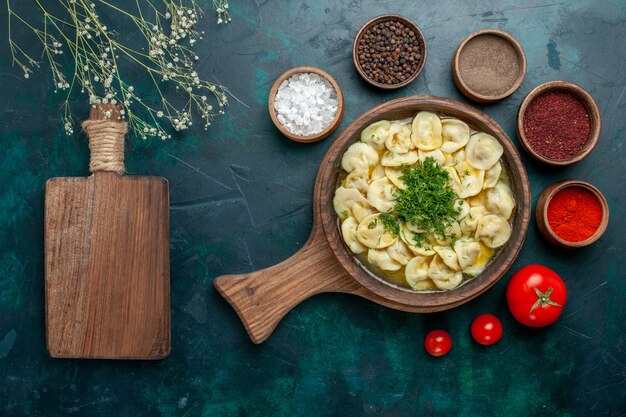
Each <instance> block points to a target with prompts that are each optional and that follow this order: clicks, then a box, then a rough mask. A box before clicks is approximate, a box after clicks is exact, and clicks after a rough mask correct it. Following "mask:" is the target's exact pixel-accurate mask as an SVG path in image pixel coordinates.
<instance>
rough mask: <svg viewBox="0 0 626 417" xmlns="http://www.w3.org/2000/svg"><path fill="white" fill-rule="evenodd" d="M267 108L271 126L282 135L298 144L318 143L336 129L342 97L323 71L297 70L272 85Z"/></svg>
mask: <svg viewBox="0 0 626 417" xmlns="http://www.w3.org/2000/svg"><path fill="white" fill-rule="evenodd" d="M268 107H269V111H270V116H271V117H272V121H273V122H274V125H276V128H277V129H278V130H280V132H281V133H282V134H283V135H285V136H287V137H288V138H289V139H292V140H295V141H297V142H317V141H319V140H322V139H324V138H325V137H327V136H328V135H330V134H331V133H332V132H333V131H334V130H335V129H337V126H339V123H340V122H341V117H342V116H343V94H342V93H341V90H340V89H339V85H338V84H337V82H336V81H335V80H334V79H333V77H331V76H330V75H329V74H328V73H326V72H325V71H322V70H321V69H319V68H315V67H296V68H292V69H290V70H289V71H287V72H285V73H284V74H282V75H281V76H280V77H278V79H277V80H276V82H274V85H273V86H272V88H271V90H270V95H269V100H268Z"/></svg>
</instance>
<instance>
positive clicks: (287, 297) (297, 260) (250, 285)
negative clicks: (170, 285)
mask: <svg viewBox="0 0 626 417" xmlns="http://www.w3.org/2000/svg"><path fill="white" fill-rule="evenodd" d="M320 229H321V228H315V229H314V232H313V233H312V235H311V237H310V238H309V241H308V242H307V243H306V244H305V245H304V247H303V248H302V249H300V250H299V251H298V252H297V253H296V254H294V255H293V256H292V257H291V258H289V259H287V260H285V261H283V262H281V263H279V264H278V265H274V266H271V267H269V268H266V269H262V270H260V271H256V272H251V273H249V274H241V275H223V276H221V277H218V278H216V279H215V281H214V282H213V284H214V285H215V288H217V290H218V291H219V292H220V294H221V295H222V296H223V297H224V298H225V299H226V300H227V301H228V302H229V303H230V305H231V306H232V307H233V308H234V309H235V311H236V312H237V314H238V315H239V318H241V321H242V322H243V324H244V326H245V328H246V331H247V332H248V335H249V336H250V339H252V341H253V342H254V343H262V342H263V341H264V340H265V339H267V338H268V337H269V336H270V334H271V333H272V331H273V330H274V329H275V328H276V326H277V325H278V323H279V322H280V320H281V319H282V318H283V317H284V316H285V315H286V314H287V313H288V312H289V311H290V310H291V309H292V308H293V307H295V306H296V305H297V304H299V303H300V302H302V301H304V300H305V299H307V298H309V297H311V296H312V295H315V294H319V293H322V292H344V293H357V292H358V291H359V289H360V288H361V287H360V285H359V284H357V283H356V281H355V280H354V279H353V278H352V277H351V276H350V275H348V274H347V272H346V271H345V270H344V269H343V268H342V267H341V265H340V264H339V262H338V261H337V258H336V257H335V255H334V254H333V252H332V250H331V249H330V246H328V242H327V241H326V237H325V235H324V232H323V231H322V230H320Z"/></svg>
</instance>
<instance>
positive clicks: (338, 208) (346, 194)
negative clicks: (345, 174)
mask: <svg viewBox="0 0 626 417" xmlns="http://www.w3.org/2000/svg"><path fill="white" fill-rule="evenodd" d="M354 203H359V204H361V205H362V206H366V205H369V204H368V202H367V199H366V198H365V197H363V194H361V193H360V192H359V190H357V189H356V188H346V187H339V188H337V190H335V197H334V198H333V206H334V208H335V213H337V215H338V216H339V218H341V219H345V218H346V217H348V213H349V210H350V209H351V208H352V205H353V204H354Z"/></svg>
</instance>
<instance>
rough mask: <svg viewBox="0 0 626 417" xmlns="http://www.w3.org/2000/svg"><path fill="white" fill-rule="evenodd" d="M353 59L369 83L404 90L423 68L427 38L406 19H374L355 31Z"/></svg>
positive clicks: (391, 16) (392, 17)
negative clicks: (402, 88)
mask: <svg viewBox="0 0 626 417" xmlns="http://www.w3.org/2000/svg"><path fill="white" fill-rule="evenodd" d="M352 59H353V61H354V66H355V67H356V69H357V71H358V72H359V74H360V75H361V77H363V79H364V80H365V81H367V82H368V83H369V84H371V85H373V86H375V87H378V88H382V89H386V90H390V89H394V88H400V87H404V86H405V85H407V84H409V83H410V82H412V81H413V80H415V78H417V76H418V74H419V73H420V72H421V71H422V68H424V63H425V62H426V39H425V38H424V35H423V34H422V31H421V30H420V28H419V27H418V26H417V25H416V24H415V23H413V22H412V21H411V20H409V19H407V18H406V17H402V16H398V15H383V16H377V17H374V18H373V19H370V20H368V21H367V22H365V23H364V24H363V26H361V28H360V29H359V31H358V32H357V34H356V36H355V38H354V44H353V46H352Z"/></svg>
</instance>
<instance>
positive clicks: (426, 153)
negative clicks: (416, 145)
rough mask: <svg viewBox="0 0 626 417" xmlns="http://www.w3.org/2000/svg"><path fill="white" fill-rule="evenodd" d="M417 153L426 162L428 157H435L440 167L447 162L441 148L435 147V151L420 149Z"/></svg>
mask: <svg viewBox="0 0 626 417" xmlns="http://www.w3.org/2000/svg"><path fill="white" fill-rule="evenodd" d="M417 155H418V156H419V160H420V161H421V162H424V161H425V160H426V158H433V159H434V160H435V162H436V163H437V165H439V166H440V167H442V166H444V165H445V164H446V157H445V156H444V154H443V152H441V149H435V150H434V151H423V150H421V149H420V150H418V151H417Z"/></svg>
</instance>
